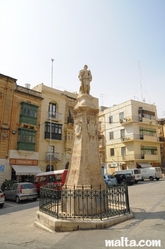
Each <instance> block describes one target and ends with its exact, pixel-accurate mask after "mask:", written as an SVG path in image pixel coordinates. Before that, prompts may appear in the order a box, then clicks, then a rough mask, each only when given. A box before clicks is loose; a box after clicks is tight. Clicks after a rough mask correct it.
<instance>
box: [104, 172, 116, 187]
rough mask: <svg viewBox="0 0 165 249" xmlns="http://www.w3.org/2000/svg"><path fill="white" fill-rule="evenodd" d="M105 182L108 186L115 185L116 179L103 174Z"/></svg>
mask: <svg viewBox="0 0 165 249" xmlns="http://www.w3.org/2000/svg"><path fill="white" fill-rule="evenodd" d="M103 177H104V181H105V183H106V184H107V185H108V186H110V185H117V180H116V178H115V177H114V176H113V175H107V174H105V175H103Z"/></svg>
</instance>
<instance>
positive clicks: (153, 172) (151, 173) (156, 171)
mask: <svg viewBox="0 0 165 249" xmlns="http://www.w3.org/2000/svg"><path fill="white" fill-rule="evenodd" d="M140 172H141V175H142V179H144V180H145V179H149V180H150V181H153V180H154V179H156V180H157V181H158V180H159V179H160V178H162V171H161V168H160V167H148V168H140Z"/></svg>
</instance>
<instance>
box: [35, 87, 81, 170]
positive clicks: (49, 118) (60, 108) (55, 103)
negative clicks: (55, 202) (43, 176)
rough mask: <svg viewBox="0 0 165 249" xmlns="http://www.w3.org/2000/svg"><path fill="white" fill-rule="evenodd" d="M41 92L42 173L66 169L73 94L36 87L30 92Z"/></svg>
mask: <svg viewBox="0 0 165 249" xmlns="http://www.w3.org/2000/svg"><path fill="white" fill-rule="evenodd" d="M33 89H34V90H36V91H39V92H41V94H42V97H43V101H42V106H41V122H40V144H39V167H40V169H41V170H42V171H44V172H45V171H50V170H58V169H65V168H68V166H69V161H70V155H71V152H72V146H73V136H74V131H73V124H74V117H73V112H72V110H73V108H74V106H75V105H76V103H77V100H76V97H77V94H76V93H71V92H67V91H60V90H57V89H55V88H52V87H48V86H46V85H44V84H43V83H42V84H39V85H37V86H35V87H34V88H33Z"/></svg>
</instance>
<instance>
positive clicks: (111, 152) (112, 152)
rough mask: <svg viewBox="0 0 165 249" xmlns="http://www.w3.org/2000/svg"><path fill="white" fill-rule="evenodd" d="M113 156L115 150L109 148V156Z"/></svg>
mask: <svg viewBox="0 0 165 249" xmlns="http://www.w3.org/2000/svg"><path fill="white" fill-rule="evenodd" d="M114 155H115V150H114V148H110V156H114Z"/></svg>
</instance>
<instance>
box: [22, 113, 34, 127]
mask: <svg viewBox="0 0 165 249" xmlns="http://www.w3.org/2000/svg"><path fill="white" fill-rule="evenodd" d="M20 123H25V124H32V125H36V124H37V118H36V117H31V116H27V115H22V114H21V115H20Z"/></svg>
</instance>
